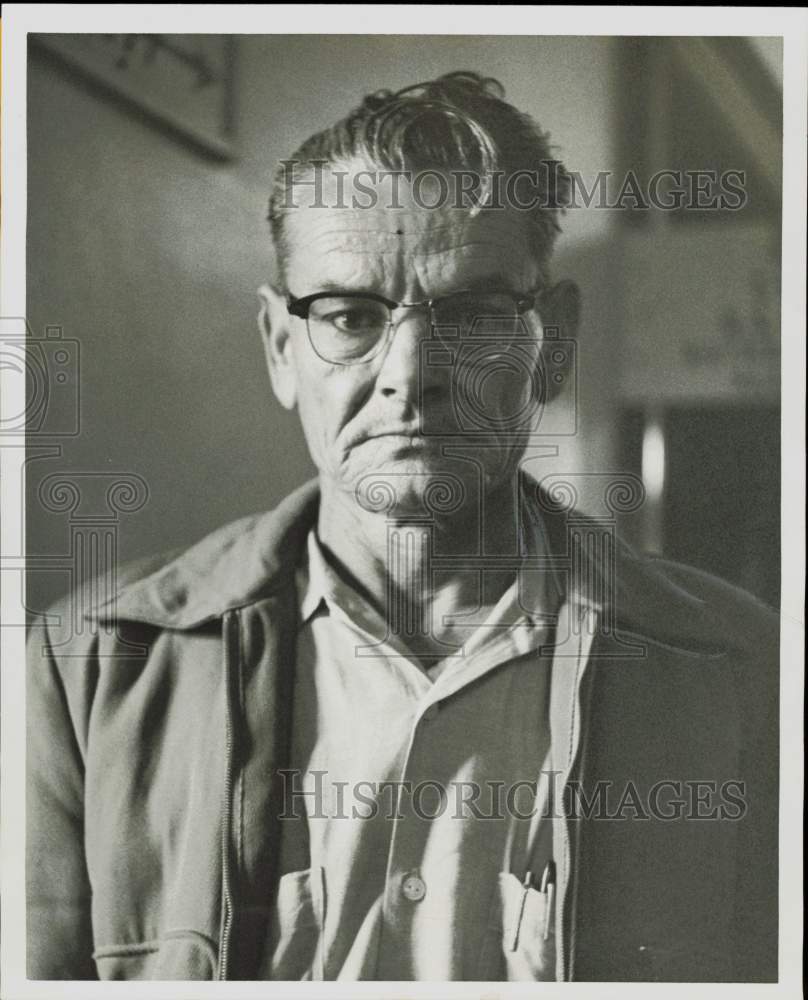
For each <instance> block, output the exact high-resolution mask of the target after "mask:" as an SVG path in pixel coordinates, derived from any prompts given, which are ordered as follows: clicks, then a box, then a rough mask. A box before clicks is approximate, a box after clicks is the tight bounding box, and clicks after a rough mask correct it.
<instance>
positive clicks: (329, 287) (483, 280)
mask: <svg viewBox="0 0 808 1000" xmlns="http://www.w3.org/2000/svg"><path fill="white" fill-rule="evenodd" d="M478 290H479V291H483V292H492V291H503V292H505V291H507V292H524V291H525V289H523V288H514V287H513V286H512V284H511V282H510V280H509V279H508V278H506V277H505V275H504V274H502V273H497V274H484V275H480V276H479V277H476V278H473V279H469V283H468V284H466V285H461V286H459V287H458V288H450V289H448V290H447V291H445V292H439V293H438V294H437V295H431V296H429V298H433V299H440V298H443V297H444V296H446V295H453V294H454V293H455V292H474V291H478ZM318 292H350V293H351V294H352V295H381V296H383V297H384V298H389V296H388V295H387V293H386V292H384V291H379V289H378V288H373V287H369V286H368V285H356V286H353V285H351V284H350V283H345V282H336V281H323V282H321V283H319V286H318Z"/></svg>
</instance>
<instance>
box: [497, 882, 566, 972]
mask: <svg viewBox="0 0 808 1000" xmlns="http://www.w3.org/2000/svg"><path fill="white" fill-rule="evenodd" d="M547 900H548V896H547V893H544V892H539V890H538V889H534V888H526V887H525V886H523V885H522V883H521V882H520V881H519V879H518V878H517V877H516V876H515V875H512V874H511V873H510V872H501V873H500V875H499V879H498V884H497V892H496V893H495V898H494V905H493V906H492V908H491V921H490V923H489V927H488V931H487V935H486V940H485V943H484V946H483V949H482V961H481V966H482V967H481V969H480V978H481V979H485V980H489V981H494V980H496V981H499V982H534V983H537V982H555V978H556V975H555V972H556V970H555V956H556V946H555V928H554V919H553V916H554V915H553V914H552V913H549V914H548V909H547Z"/></svg>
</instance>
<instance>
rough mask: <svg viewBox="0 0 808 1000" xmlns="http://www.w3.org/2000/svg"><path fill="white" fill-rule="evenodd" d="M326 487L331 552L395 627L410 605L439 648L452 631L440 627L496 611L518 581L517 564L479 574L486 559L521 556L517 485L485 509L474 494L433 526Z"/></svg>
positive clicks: (488, 499)
mask: <svg viewBox="0 0 808 1000" xmlns="http://www.w3.org/2000/svg"><path fill="white" fill-rule="evenodd" d="M321 490H322V493H321V502H320V514H319V520H318V534H319V538H320V541H321V543H322V545H323V546H324V548H325V550H326V553H327V555H328V556H329V557H330V559H331V560H332V561H333V562H334V563H335V567H336V569H337V570H339V571H340V572H341V573H342V574H343V575H344V576H345V577H347V579H348V580H349V582H350V583H351V584H352V585H353V586H354V588H355V589H357V590H358V591H359V592H360V593H362V594H363V596H364V597H365V598H366V599H367V600H369V601H370V602H371V603H372V604H373V605H375V606H376V608H377V610H378V611H380V612H381V613H382V614H383V615H384V616H385V617H386V618H387V620H388V622H389V623H390V625H391V626H393V625H394V619H395V618H396V616H397V614H398V613H399V612H397V611H396V609H397V608H398V609H400V608H402V607H403V608H405V609H406V611H405V613H406V615H410V616H414V617H415V626H414V628H415V631H416V632H420V633H422V634H423V635H424V636H427V635H429V636H431V638H432V639H433V640H436V641H438V642H439V643H440V641H441V640H445V639H447V638H448V637H449V633H451V632H452V627H451V626H448V627H443V626H442V625H438V624H436V623H439V622H443V620H444V619H445V617H446V616H451V615H454V616H458V615H461V614H462V613H463V612H464V611H478V610H482V609H485V608H487V607H491V606H493V605H494V604H495V603H496V602H497V600H498V599H499V598H500V597H501V595H502V594H503V592H504V591H505V589H506V588H507V587H508V586H509V585H510V583H511V582H512V581H513V578H514V570H513V568H512V567H505V568H496V569H488V570H485V571H484V572H479V557H480V556H481V555H485V556H513V555H515V554H516V553H517V551H518V548H517V546H518V525H517V492H516V483H515V481H513V480H512V481H509V482H506V483H504V484H503V485H502V486H501V487H499V488H497V489H496V490H494V491H492V492H490V493H488V494H486V496H485V498H484V506H483V507H482V508H481V505H480V503H479V498H478V496H477V495H476V494H472V493H468V494H467V495H466V499H465V500H464V502H463V503H462V504H461V505H460V507H459V508H458V509H456V510H453V511H452V512H451V513H449V514H445V515H440V514H436V515H435V516H434V517H433V518H430V519H429V521H428V522H427V523H425V521H424V519H423V517H422V518H421V519H418V518H417V517H416V516H413V515H412V514H411V513H407V512H402V511H398V510H395V509H393V510H385V511H381V512H376V511H373V510H369V509H366V507H369V506H370V504H367V505H365V506H363V505H362V504H360V503H359V502H357V499H356V496H355V495H354V494H353V493H349V492H346V491H342V490H338V489H336V488H334V486H333V485H332V484H331V483H330V482H327V481H323V482H321ZM481 510H482V516H481ZM492 512H496V516H491V513H492ZM486 513H487V514H488V516H486ZM481 522H482V523H481ZM444 560H451V562H450V565H448V566H447V565H446V564H445V562H444ZM426 622H429V623H430V624H429V626H428V627H427V626H426V624H425V623H426ZM405 631H412V629H406V630H405ZM425 642H426V644H427V645H428V644H429V639H425ZM416 652H417V651H416Z"/></svg>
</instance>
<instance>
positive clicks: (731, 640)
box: [28, 73, 777, 981]
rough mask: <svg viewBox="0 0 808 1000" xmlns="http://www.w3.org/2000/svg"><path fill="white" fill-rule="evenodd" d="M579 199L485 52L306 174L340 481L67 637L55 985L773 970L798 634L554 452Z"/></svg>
mask: <svg viewBox="0 0 808 1000" xmlns="http://www.w3.org/2000/svg"><path fill="white" fill-rule="evenodd" d="M568 195H569V182H568V176H567V175H566V174H565V172H564V170H563V168H562V167H561V165H560V164H559V163H558V162H556V161H555V160H553V158H552V157H551V155H550V148H549V145H548V140H547V137H546V136H545V135H544V134H543V133H542V132H541V131H540V130H539V129H538V127H537V126H536V125H535V124H534V123H533V122H532V121H531V120H530V119H528V118H527V117H526V116H525V115H523V114H521V113H520V112H518V111H517V110H516V109H514V108H513V107H511V106H510V105H509V104H507V103H506V102H505V101H504V99H503V96H502V94H501V91H500V89H499V87H498V85H497V84H496V83H495V82H494V81H486V80H483V79H482V78H480V77H479V76H477V75H475V74H472V73H456V74H450V75H448V76H445V77H441V78H440V79H438V80H435V81H433V82H430V83H427V84H423V85H419V86H417V87H410V88H406V89H405V90H403V91H400V92H398V93H390V92H383V93H380V94H376V95H373V96H372V97H370V98H367V99H366V100H365V102H364V103H363V104H362V105H361V107H359V108H358V109H357V110H355V111H354V112H352V113H351V114H350V115H349V116H348V117H347V118H346V119H345V120H344V121H341V122H339V123H338V124H337V125H335V126H334V127H333V128H331V129H328V130H327V131H325V132H322V133H319V134H317V135H315V136H313V137H312V138H311V139H309V140H308V141H307V142H306V143H304V145H303V146H302V147H301V148H300V149H299V150H298V151H297V152H296V153H295V155H294V157H293V158H292V160H290V161H284V162H283V163H282V164H281V165H280V167H279V170H278V174H277V178H276V184H275V188H274V190H273V194H272V198H271V203H270V222H271V225H272V233H273V238H274V242H275V248H276V251H277V273H276V275H275V279H274V281H273V282H272V283H271V285H268V286H266V287H264V288H262V289H261V292H260V296H261V314H260V322H261V330H262V336H263V340H264V345H265V350H266V356H267V361H268V367H269V374H270V378H271V381H272V386H273V389H274V391H275V394H276V396H277V397H278V399H279V400H280V402H281V403H282V405H283V406H285V407H287V408H289V409H292V408H296V409H297V411H298V413H299V416H300V420H301V423H302V427H303V432H304V434H305V438H306V441H307V443H308V447H309V450H310V452H311V456H312V459H313V461H314V463H315V465H316V467H317V470H318V477H317V482H316V483H314V484H310V485H308V486H306V487H304V488H302V489H301V490H299V491H298V492H296V493H294V494H293V495H292V496H290V497H289V498H287V499H286V500H285V501H284V502H283V503H282V504H281V505H280V506H279V507H278V508H277V509H276V510H273V511H271V512H269V513H267V514H264V515H261V516H256V517H251V518H247V519H244V520H241V521H238V522H236V523H235V524H232V525H229V526H227V527H225V528H223V529H221V530H220V531H217V532H215V533H214V534H213V535H211V536H210V537H208V538H206V539H205V540H204V541H202V542H200V543H199V544H197V545H196V546H194V547H193V548H191V549H190V550H189V551H187V552H184V553H182V554H180V555H176V554H172V555H171V556H168V557H162V558H160V559H158V560H156V561H151V562H149V563H148V564H146V565H140V566H138V567H134V568H132V569H130V570H128V571H123V572H121V573H119V574H118V583H119V586H118V587H117V588H116V592H115V594H114V596H113V597H112V598H111V599H110V600H109V601H107V602H106V603H101V604H96V605H95V606H93V607H92V608H91V611H90V613H89V615H88V616H86V617H87V620H86V621H84V622H83V623H82V622H78V623H77V619H78V618H79V617H80V616H78V615H77V614H76V613H75V608H76V607H83V606H84V605H83V604H81V605H80V604H77V603H74V604H73V605H72V606H71V604H64V605H62V606H61V608H60V609H59V611H58V612H57V614H56V615H55V616H54V618H53V619H52V620H57V621H59V622H60V623H61V624H60V625H59V626H53V625H50V626H49V627H48V628H40V629H37V630H35V632H34V635H33V639H32V642H31V661H30V665H29V677H30V687H29V700H28V712H29V733H30V736H29V749H28V769H29V792H28V835H29V855H28V884H29V899H28V933H29V975H30V976H31V977H33V978H49V979H51V978H95V977H101V978H132V979H134V978H154V979H171V978H178V979H285V980H290V979H384V980H412V979H421V980H455V979H458V980H508V979H527V980H536V981H540V980H570V979H580V980H615V979H616V980H679V981H683V980H684V981H687V980H690V981H704V980H727V979H729V980H770V979H775V978H776V974H777V966H776V942H777V937H776V929H777V913H776V898H777V856H776V852H777V840H776V833H777V813H776V806H777V762H776V745H777V743H776V690H777V685H776V670H777V660H776V649H777V643H776V635H777V621H776V617H775V616H774V615H773V614H771V613H770V612H769V611H767V610H766V609H764V608H763V607H761V606H760V605H758V604H757V603H756V602H755V601H754V600H753V599H752V598H750V597H748V596H747V595H745V594H743V593H741V592H738V591H736V590H734V589H732V588H730V587H729V586H728V585H726V584H723V583H721V582H719V581H717V580H715V579H713V578H710V577H707V576H705V575H704V574H702V573H698V572H696V571H693V570H689V569H686V568H683V567H681V566H673V565H670V564H666V563H663V562H661V561H659V560H655V561H650V560H644V559H642V558H640V557H638V556H637V555H635V554H634V553H632V552H631V551H629V550H628V549H627V548H626V547H625V546H623V545H620V544H618V543H617V542H616V541H615V539H614V537H613V534H612V533H611V530H610V529H609V528H607V527H604V525H603V524H601V523H599V522H597V521H591V520H587V519H586V518H582V517H580V516H579V515H577V514H576V513H575V512H574V510H572V509H569V508H568V507H566V506H565V505H564V504H563V503H562V502H561V501H560V499H559V495H558V491H556V492H555V493H553V492H552V491H551V492H548V491H546V490H543V489H541V488H540V487H538V486H537V483H536V482H535V481H534V479H532V478H531V477H530V476H528V475H527V472H526V469H525V465H526V462H527V460H528V458H529V457H530V455H531V452H530V448H531V447H532V446H536V445H537V443H538V442H540V441H541V434H542V420H543V419H544V416H545V413H546V412H548V413H549V412H550V410H551V408H552V404H550V406H549V407H548V408H547V409H546V410H545V404H546V403H547V402H548V400H549V397H550V396H551V395H552V391H553V389H554V386H555V381H554V378H553V377H552V376H551V371H552V368H551V365H550V364H549V362H548V358H547V350H546V345H547V344H550V346H551V347H552V344H553V343H555V342H556V341H557V340H558V338H561V339H562V340H567V341H569V340H570V338H573V337H574V336H575V328H576V320H577V313H578V296H577V291H576V289H575V287H574V286H573V285H572V284H570V283H568V282H560V283H557V284H553V282H552V281H551V279H550V275H549V258H550V253H551V250H552V246H553V240H554V236H555V234H556V231H557V229H558V217H559V214H560V212H561V211H562V209H563V207H564V204H565V202H566V200H567V199H568ZM543 334H544V340H543ZM534 458H535V456H534ZM72 600H73V601H74V602H79V601H83V600H84V598H81V597H77V596H75V595H74V597H73V599H72Z"/></svg>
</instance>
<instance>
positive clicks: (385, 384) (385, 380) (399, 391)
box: [376, 307, 434, 403]
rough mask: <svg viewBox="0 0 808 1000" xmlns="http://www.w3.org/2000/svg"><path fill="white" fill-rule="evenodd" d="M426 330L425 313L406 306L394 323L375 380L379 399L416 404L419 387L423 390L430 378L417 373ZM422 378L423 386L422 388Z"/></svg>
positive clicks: (428, 327) (428, 383)
mask: <svg viewBox="0 0 808 1000" xmlns="http://www.w3.org/2000/svg"><path fill="white" fill-rule="evenodd" d="M402 312H403V310H402ZM430 330H431V326H430V315H429V310H428V309H425V308H411V307H407V309H406V313H404V315H402V317H401V319H399V320H398V321H394V323H393V329H392V330H391V331H390V338H391V342H390V345H389V347H388V349H387V352H386V354H385V356H384V361H383V362H382V366H381V369H380V371H379V374H378V376H377V380H376V387H377V390H378V391H379V392H380V393H381V394H382V395H383V396H387V397H396V396H397V397H400V398H401V399H402V401H404V402H407V403H416V402H417V401H418V398H419V388H420V391H423V388H426V387H427V386H428V385H430V384H431V383H432V381H433V379H434V377H433V376H430V374H429V372H428V371H426V372H422V371H421V368H422V359H421V353H422V351H421V343H422V342H423V341H424V340H426V339H427V338H428V337H429V334H430ZM422 379H424V380H425V383H426V384H425V385H424V386H423V387H422V381H421V380H422Z"/></svg>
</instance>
